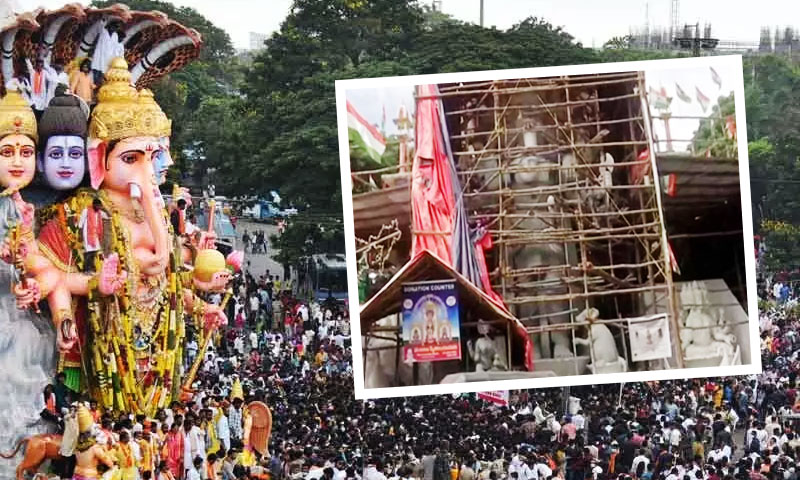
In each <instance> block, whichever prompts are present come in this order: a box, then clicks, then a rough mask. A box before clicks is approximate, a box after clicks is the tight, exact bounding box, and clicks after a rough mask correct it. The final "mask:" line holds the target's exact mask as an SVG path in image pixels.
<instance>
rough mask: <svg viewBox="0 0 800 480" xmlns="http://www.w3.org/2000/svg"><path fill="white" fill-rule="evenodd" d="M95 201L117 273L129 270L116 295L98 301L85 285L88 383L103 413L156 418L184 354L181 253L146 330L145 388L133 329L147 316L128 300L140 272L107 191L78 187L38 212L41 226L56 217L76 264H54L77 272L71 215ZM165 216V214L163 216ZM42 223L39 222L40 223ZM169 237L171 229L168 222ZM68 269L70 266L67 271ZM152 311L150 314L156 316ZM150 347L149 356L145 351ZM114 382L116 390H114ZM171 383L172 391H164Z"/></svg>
mask: <svg viewBox="0 0 800 480" xmlns="http://www.w3.org/2000/svg"><path fill="white" fill-rule="evenodd" d="M94 198H100V201H101V203H102V205H103V208H104V209H105V210H106V211H108V212H109V213H110V217H111V222H110V224H111V231H110V232H109V239H110V243H111V245H110V247H111V251H112V252H115V253H117V254H118V255H119V258H120V264H121V269H123V270H125V271H126V272H128V280H127V281H126V283H125V285H124V287H123V291H122V292H120V293H119V294H118V295H116V296H115V297H101V296H100V295H99V293H98V281H97V277H96V276H95V277H93V278H91V279H90V281H89V289H90V292H89V296H88V302H89V304H88V322H87V325H88V328H89V329H90V335H91V339H92V341H91V348H90V349H89V350H87V355H88V357H89V358H88V363H89V364H90V365H92V366H93V367H94V368H93V370H94V377H95V378H94V379H93V380H92V381H90V382H89V385H90V391H91V394H92V396H93V397H95V398H96V399H98V401H99V403H100V404H101V405H102V406H103V409H104V410H107V411H114V410H116V411H124V412H132V413H144V414H147V415H154V414H155V411H156V410H157V409H158V408H163V407H164V406H165V405H168V404H169V403H170V402H171V400H172V398H173V396H174V395H176V394H177V388H176V387H177V386H179V384H180V381H179V378H178V375H177V374H178V372H179V362H180V359H181V356H182V348H181V346H182V343H183V340H184V337H185V329H184V322H183V321H182V316H183V305H182V300H183V299H182V297H181V296H180V294H181V292H182V291H183V283H184V282H183V281H182V280H183V278H182V276H181V275H179V274H178V272H177V270H178V267H180V266H182V261H180V262H178V261H175V260H176V259H177V260H181V257H180V255H179V254H180V251H179V250H178V248H177V246H176V249H175V250H174V251H173V259H172V260H173V261H172V262H171V269H170V271H169V272H168V275H167V277H166V279H167V280H168V281H167V282H166V284H165V287H166V289H165V290H164V291H162V292H161V293H160V296H159V298H157V299H156V304H157V305H161V307H162V309H161V313H160V315H158V318H156V319H154V320H153V322H154V323H152V325H154V326H155V331H148V332H146V333H147V334H150V335H153V336H152V337H151V338H150V343H149V345H150V346H149V347H148V348H147V349H145V350H144V351H141V352H140V354H141V355H144V356H145V357H148V356H149V363H150V364H149V368H150V372H151V374H152V375H153V376H154V379H153V382H152V384H150V385H148V386H147V387H145V386H144V385H142V384H141V382H139V381H138V380H137V378H136V377H137V371H138V370H139V369H138V364H137V363H136V362H137V358H136V357H137V356H140V354H136V352H135V349H134V340H135V339H134V335H133V329H134V326H136V325H141V324H142V323H143V322H142V321H141V320H140V315H146V314H148V313H150V312H140V311H139V310H138V308H137V306H136V305H135V302H133V301H132V300H131V299H132V298H133V294H134V293H135V291H136V290H135V289H136V286H137V280H138V278H139V275H140V272H139V268H138V265H137V263H136V261H135V259H134V257H133V250H132V249H131V248H129V245H130V244H131V239H130V233H129V232H128V230H127V228H125V226H124V224H123V223H122V219H121V214H120V212H119V211H118V210H117V209H115V208H114V206H113V204H112V203H111V201H110V199H109V198H108V196H107V194H105V192H103V191H100V192H99V195H98V193H97V192H94V191H91V190H87V189H82V190H79V191H78V192H77V193H76V194H75V195H73V196H72V197H71V198H69V199H68V200H67V201H66V202H63V203H61V204H57V205H54V206H53V207H48V208H45V209H42V210H41V211H40V212H39V214H40V216H39V221H40V222H41V223H44V222H45V221H48V220H50V219H56V220H57V221H58V222H59V224H60V226H61V229H62V231H63V233H64V234H65V237H66V239H67V244H68V246H69V247H70V249H71V251H72V252H73V258H75V259H76V260H75V262H74V266H66V265H63V264H61V262H58V263H56V265H57V267H58V268H59V269H62V270H65V271H67V270H71V271H75V270H78V271H79V270H81V269H82V268H83V262H84V258H83V245H82V244H81V242H82V235H80V230H79V228H78V227H77V223H78V222H77V217H76V215H75V213H74V212H82V211H83V210H84V209H85V208H88V207H90V206H91V204H92V202H93V200H94ZM165 218H166V215H165ZM41 223H40V224H41ZM167 225H168V228H169V230H170V235H172V229H171V225H170V224H169V223H167ZM43 251H44V252H45V255H46V256H47V257H48V258H50V259H53V258H57V257H56V256H55V255H48V253H52V252H50V251H49V249H43ZM70 267H72V268H70ZM173 295H175V296H177V298H176V299H177V301H176V302H175V303H176V307H177V308H175V309H172V308H171V302H170V297H171V296H173ZM155 311H157V310H154V311H153V312H152V314H155ZM170 336H172V337H174V348H172V349H170V348H169V341H168V339H169V337H170ZM148 349H149V353H147V352H148ZM109 352H113V355H114V361H113V362H111V363H110V364H109V363H107V362H106V361H105V360H106V357H107V355H108V353H109ZM115 380H116V382H118V385H119V387H120V388H119V389H118V390H115V389H114V383H115ZM170 383H171V386H172V389H171V390H170V388H168V384H170Z"/></svg>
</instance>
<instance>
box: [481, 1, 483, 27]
mask: <svg viewBox="0 0 800 480" xmlns="http://www.w3.org/2000/svg"><path fill="white" fill-rule="evenodd" d="M482 26H483V0H481V27H482Z"/></svg>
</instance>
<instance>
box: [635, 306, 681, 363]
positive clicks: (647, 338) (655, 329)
mask: <svg viewBox="0 0 800 480" xmlns="http://www.w3.org/2000/svg"><path fill="white" fill-rule="evenodd" d="M628 332H629V336H630V342H631V360H633V361H634V362H642V361H645V360H655V359H659V358H669V357H671V356H672V341H671V339H670V335H669V322H668V320H667V317H666V316H663V317H658V318H654V319H652V320H636V319H633V320H629V321H628Z"/></svg>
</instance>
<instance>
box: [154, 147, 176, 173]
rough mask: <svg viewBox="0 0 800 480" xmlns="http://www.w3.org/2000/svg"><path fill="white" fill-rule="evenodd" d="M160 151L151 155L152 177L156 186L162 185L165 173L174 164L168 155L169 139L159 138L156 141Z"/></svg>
mask: <svg viewBox="0 0 800 480" xmlns="http://www.w3.org/2000/svg"><path fill="white" fill-rule="evenodd" d="M158 143H159V145H160V147H161V148H160V149H159V150H158V151H157V152H156V153H155V154H154V155H153V175H155V178H156V184H158V185H163V184H164V183H165V182H166V181H167V171H168V170H169V167H171V166H172V165H173V164H174V163H175V162H174V161H173V160H172V155H170V153H169V137H161V138H160V139H159V141H158Z"/></svg>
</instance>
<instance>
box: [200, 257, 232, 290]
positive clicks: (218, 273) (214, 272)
mask: <svg viewBox="0 0 800 480" xmlns="http://www.w3.org/2000/svg"><path fill="white" fill-rule="evenodd" d="M230 279H231V272H230V270H229V269H228V266H227V265H226V262H225V257H224V256H223V255H222V253H220V252H219V251H218V250H214V249H210V248H209V249H204V250H200V251H199V252H197V257H195V260H194V271H193V272H192V283H193V284H194V286H195V288H197V289H198V290H200V291H203V292H224V291H225V289H226V288H227V286H228V282H229V281H230Z"/></svg>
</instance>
